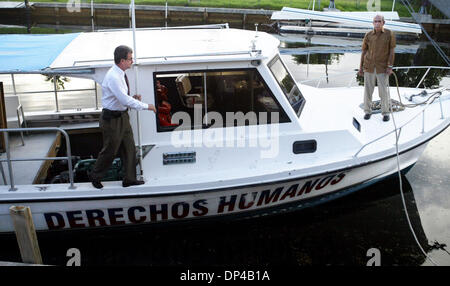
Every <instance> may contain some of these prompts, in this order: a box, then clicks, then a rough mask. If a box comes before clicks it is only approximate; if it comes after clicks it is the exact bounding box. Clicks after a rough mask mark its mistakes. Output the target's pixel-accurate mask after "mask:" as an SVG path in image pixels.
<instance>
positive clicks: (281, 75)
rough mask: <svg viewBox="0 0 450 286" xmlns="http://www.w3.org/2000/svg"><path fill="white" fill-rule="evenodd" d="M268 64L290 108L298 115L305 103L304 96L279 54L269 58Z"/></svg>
mask: <svg viewBox="0 0 450 286" xmlns="http://www.w3.org/2000/svg"><path fill="white" fill-rule="evenodd" d="M268 66H269V69H270V70H271V71H272V74H273V76H274V77H275V79H276V80H277V82H278V84H279V85H280V88H281V90H282V91H283V93H284V95H285V96H286V98H287V99H288V101H289V103H290V104H291V106H292V108H293V109H294V111H295V112H296V113H297V116H300V113H301V112H302V109H303V106H304V105H305V98H304V97H303V95H302V93H301V92H300V89H299V88H298V86H297V84H296V83H295V81H294V79H293V78H292V76H291V75H290V74H289V72H288V70H287V69H286V66H285V65H284V64H283V62H282V61H281V59H280V57H279V56H276V57H275V58H274V59H273V60H271V61H270V63H269V65H268Z"/></svg>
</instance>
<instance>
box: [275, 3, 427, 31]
mask: <svg viewBox="0 0 450 286" xmlns="http://www.w3.org/2000/svg"><path fill="white" fill-rule="evenodd" d="M377 14H381V15H383V16H384V17H385V24H384V27H385V28H387V29H390V30H392V31H394V32H396V33H397V34H399V35H404V34H405V35H413V36H418V35H420V34H421V33H422V29H421V27H420V25H417V24H414V23H405V22H401V21H395V20H398V19H399V17H398V14H397V12H381V11H380V12H321V11H313V10H305V9H297V8H291V7H283V9H282V10H281V11H275V12H274V13H273V14H272V16H271V20H274V21H277V22H279V23H280V24H279V26H280V27H279V30H280V32H284V33H289V32H290V33H314V34H318V35H343V34H344V35H347V36H348V37H363V36H364V34H365V33H366V32H368V31H370V30H371V29H373V23H372V21H373V17H374V16H375V15H377ZM305 21H309V23H308V25H303V26H301V25H298V24H297V25H296V24H293V23H305ZM310 21H313V24H311V22H310ZM289 23H291V24H289ZM312 25H314V27H312Z"/></svg>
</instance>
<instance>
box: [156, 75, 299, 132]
mask: <svg viewBox="0 0 450 286" xmlns="http://www.w3.org/2000/svg"><path fill="white" fill-rule="evenodd" d="M154 82H155V95H156V101H155V102H156V103H157V111H158V113H157V117H158V120H157V125H158V131H159V132H162V131H172V130H175V129H177V128H179V129H199V128H216V127H229V126H244V125H255V124H272V123H285V122H290V120H289V117H288V116H287V115H286V113H285V112H284V111H283V109H282V108H281V106H280V104H279V103H278V101H277V100H276V98H275V97H274V95H273V94H272V92H271V91H270V89H269V88H268V86H267V85H266V83H265V82H264V80H263V79H262V77H261V75H260V74H259V73H258V71H257V70H256V69H240V70H213V71H211V70H208V71H183V72H160V73H155V74H154ZM205 95H206V96H205Z"/></svg>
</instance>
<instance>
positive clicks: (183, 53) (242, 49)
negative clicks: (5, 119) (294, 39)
mask: <svg viewBox="0 0 450 286" xmlns="http://www.w3.org/2000/svg"><path fill="white" fill-rule="evenodd" d="M253 42H254V43H255V44H254V46H253ZM279 43H280V42H279V40H278V39H276V38H275V37H273V36H271V35H269V34H267V33H264V32H256V31H246V30H238V29H179V30H177V29H173V30H171V29H169V30H166V29H158V30H156V29H149V30H137V31H136V51H134V52H135V53H136V56H137V63H138V64H152V63H153V64H163V63H173V62H174V61H175V59H176V60H178V61H180V59H181V58H183V59H184V60H185V61H188V62H199V61H200V62H201V61H205V60H206V59H207V58H208V59H211V58H214V57H215V58H218V57H220V58H221V59H223V58H224V57H227V58H229V60H239V58H240V59H243V58H247V59H249V60H251V58H252V57H264V56H267V55H268V54H269V53H273V51H274V50H276V49H277V48H278V46H279ZM119 45H127V46H129V47H131V48H133V46H134V45H133V32H132V31H131V30H125V31H104V32H89V33H81V34H80V35H79V36H78V37H77V38H75V39H74V40H73V41H72V42H71V43H70V44H69V45H67V46H66V48H65V49H64V50H63V51H62V52H61V53H60V54H59V56H58V57H57V58H56V59H55V61H54V62H53V63H52V64H51V66H50V68H52V69H61V68H73V67H99V66H110V65H112V64H113V53H114V49H115V48H116V47H117V46H119ZM133 50H134V49H133ZM252 50H260V51H261V52H260V53H258V52H253V53H250V51H252Z"/></svg>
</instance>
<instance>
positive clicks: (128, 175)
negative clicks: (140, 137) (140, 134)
mask: <svg viewBox="0 0 450 286" xmlns="http://www.w3.org/2000/svg"><path fill="white" fill-rule="evenodd" d="M100 128H101V130H102V133H103V149H102V150H101V151H100V153H99V154H98V158H97V161H96V162H95V165H94V169H93V170H92V172H91V176H92V178H95V179H99V180H101V178H102V177H103V176H104V175H105V173H106V171H108V169H109V167H111V164H112V162H113V161H114V158H115V157H116V155H119V157H120V159H121V160H122V166H123V168H124V180H125V181H135V180H136V151H135V148H136V147H135V145H134V138H133V130H132V129H131V125H130V118H129V116H128V113H124V114H123V115H122V116H120V117H118V118H111V119H108V120H105V119H103V118H102V117H101V118H100Z"/></svg>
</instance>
